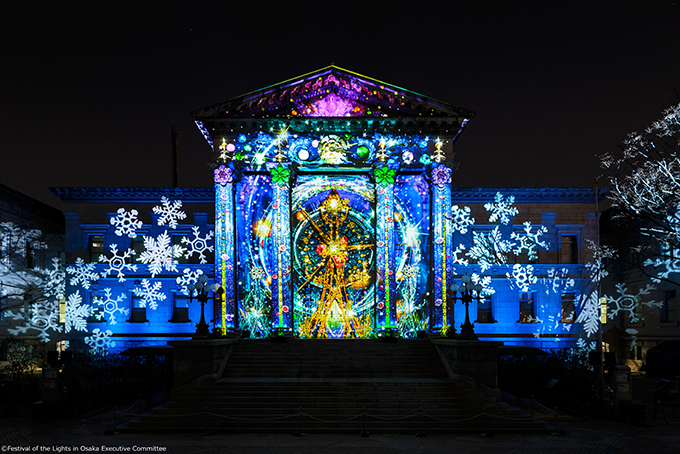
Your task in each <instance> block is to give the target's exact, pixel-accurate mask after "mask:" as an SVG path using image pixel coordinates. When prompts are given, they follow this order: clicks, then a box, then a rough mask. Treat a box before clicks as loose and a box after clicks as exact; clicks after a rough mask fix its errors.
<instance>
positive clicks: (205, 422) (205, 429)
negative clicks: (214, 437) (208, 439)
mask: <svg viewBox="0 0 680 454" xmlns="http://www.w3.org/2000/svg"><path fill="white" fill-rule="evenodd" d="M203 435H208V407H203Z"/></svg>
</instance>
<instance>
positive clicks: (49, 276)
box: [42, 257, 66, 299]
mask: <svg viewBox="0 0 680 454" xmlns="http://www.w3.org/2000/svg"><path fill="white" fill-rule="evenodd" d="M42 284H43V293H44V295H45V297H47V298H50V297H54V298H56V299H61V298H64V296H65V294H66V273H65V272H64V271H63V270H62V269H61V261H60V260H59V259H58V258H56V257H55V258H53V259H52V268H48V269H46V270H45V271H44V278H43V280H42Z"/></svg>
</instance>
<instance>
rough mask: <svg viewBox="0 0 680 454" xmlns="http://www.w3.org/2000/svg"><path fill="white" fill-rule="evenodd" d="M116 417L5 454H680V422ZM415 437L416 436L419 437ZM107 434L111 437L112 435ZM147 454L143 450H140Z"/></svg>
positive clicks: (14, 446)
mask: <svg viewBox="0 0 680 454" xmlns="http://www.w3.org/2000/svg"><path fill="white" fill-rule="evenodd" d="M112 416H113V415H112V413H111V412H108V413H103V414H101V415H97V416H95V417H93V418H91V419H88V420H72V421H53V422H47V423H39V422H34V421H32V420H11V419H4V420H0V452H2V453H4V452H19V449H20V448H23V449H21V452H26V449H30V450H31V451H32V452H52V453H54V452H61V453H71V452H104V451H105V450H106V448H113V449H110V450H111V451H114V450H115V451H117V452H121V451H123V452H127V451H129V452H135V451H137V452H140V451H160V452H168V453H201V454H211V453H226V454H265V453H266V454H277V453H281V454H312V453H314V454H318V453H323V454H326V453H328V454H335V453H338V454H340V453H343V454H345V453H348V454H360V453H372V454H373V453H375V454H397V453H434V454H437V453H452V452H455V453H476V454H500V453H523V454H533V453H550V454H562V453H564V454H573V453H603V454H609V453H636V454H640V453H644V454H652V453H680V420H678V419H674V420H670V422H669V424H666V422H665V421H663V420H660V419H659V420H655V421H649V420H648V421H646V423H645V425H644V426H640V425H637V426H636V425H631V424H626V423H622V422H616V421H582V420H579V419H575V418H569V417H566V416H562V417H560V418H559V419H558V426H559V428H560V429H561V430H560V432H561V434H560V435H553V434H552V433H550V432H548V433H538V434H536V433H516V434H490V435H487V436H481V435H479V434H459V435H453V434H452V435H433V434H430V435H428V436H426V437H424V438H420V437H416V436H415V435H379V434H371V435H370V436H369V437H366V438H362V437H360V436H359V433H358V432H357V434H356V435H352V434H346V435H320V434H308V435H305V436H303V437H295V436H293V435H292V434H291V435H288V434H279V435H269V434H220V435H205V436H203V435H199V434H131V433H122V434H117V435H115V434H110V433H111V427H112V423H113V418H112ZM414 432H415V429H414ZM107 433H109V434H108V435H107ZM140 447H141V448H142V450H140V449H139V448H140Z"/></svg>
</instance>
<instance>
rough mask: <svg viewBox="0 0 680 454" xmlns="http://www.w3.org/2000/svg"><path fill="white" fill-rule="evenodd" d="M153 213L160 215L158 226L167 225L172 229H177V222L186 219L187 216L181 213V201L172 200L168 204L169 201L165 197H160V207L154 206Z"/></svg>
mask: <svg viewBox="0 0 680 454" xmlns="http://www.w3.org/2000/svg"><path fill="white" fill-rule="evenodd" d="M153 212H154V213H156V214H160V215H161V216H160V217H159V218H158V225H164V224H167V225H168V226H169V227H170V228H173V229H176V228H177V221H179V220H182V219H185V218H186V217H187V214H186V213H185V212H184V211H182V201H181V200H173V201H172V202H170V199H168V198H167V197H165V196H163V197H161V205H160V206H158V205H156V206H155V207H153Z"/></svg>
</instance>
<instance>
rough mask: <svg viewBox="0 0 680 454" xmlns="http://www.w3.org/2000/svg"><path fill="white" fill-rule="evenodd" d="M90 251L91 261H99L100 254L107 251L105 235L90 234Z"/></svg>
mask: <svg viewBox="0 0 680 454" xmlns="http://www.w3.org/2000/svg"><path fill="white" fill-rule="evenodd" d="M88 252H89V254H90V262H92V263H97V262H99V256H100V255H103V254H104V253H105V252H106V251H105V250H104V235H90V238H89V244H88Z"/></svg>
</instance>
